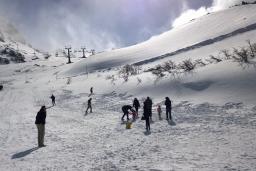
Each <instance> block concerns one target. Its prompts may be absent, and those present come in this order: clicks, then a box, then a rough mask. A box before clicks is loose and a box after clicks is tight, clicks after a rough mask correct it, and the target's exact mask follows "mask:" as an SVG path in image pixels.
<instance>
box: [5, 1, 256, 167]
mask: <svg viewBox="0 0 256 171" xmlns="http://www.w3.org/2000/svg"><path fill="white" fill-rule="evenodd" d="M255 11H256V6H253V5H247V6H241V7H235V8H231V9H228V10H225V11H221V12H218V13H217V12H216V13H213V14H209V15H207V16H204V17H202V18H199V19H197V20H194V21H192V22H190V23H188V24H187V25H184V26H182V27H180V28H176V29H174V30H171V31H169V32H167V33H164V34H162V35H160V36H156V37H154V38H152V39H150V40H149V41H147V42H144V43H142V44H138V45H135V46H132V47H127V48H124V49H119V50H115V51H111V52H106V53H102V54H98V55H96V56H91V57H89V58H87V59H85V60H80V59H76V60H78V61H73V62H74V63H72V64H69V65H66V62H67V61H66V59H64V58H50V59H48V60H33V61H31V62H26V63H19V64H10V65H2V66H0V84H3V86H4V88H3V90H2V91H0V170H15V171H16V170H17V171H18V170H90V171H95V170H97V171H100V170H104V171H105V170H107V171H108V170H111V171H112V170H115V171H117V170H121V171H126V170H142V171H144V170H145V171H148V170H151V171H160V170H161V171H166V170H178V171H179V170H181V171H187V170H204V171H213V170H214V171H215V170H237V171H238V170H239V171H240V170H256V165H255V163H256V145H255V139H256V134H255V130H256V115H255V113H256V106H255V104H256V97H255V91H256V77H255V74H256V68H255V63H256V61H255V60H256V58H255V57H254V58H252V57H251V58H250V61H249V62H247V63H244V62H237V61H235V60H234V59H233V58H232V57H231V59H225V58H224V57H223V55H222V56H221V55H220V54H219V50H221V49H229V50H230V49H231V50H232V48H233V47H236V48H238V47H240V46H245V45H246V42H245V40H247V39H250V40H251V42H252V43H255V42H256V39H255V37H256V31H255V30H254V21H256V20H255ZM230 21H232V22H230ZM248 26H249V27H248ZM209 40H213V42H211V41H209ZM207 42H208V43H207ZM209 42H210V43H209ZM246 46H248V45H246ZM179 49H182V50H180V51H177V50H179ZM231 50H230V52H231ZM210 54H211V55H214V56H215V57H218V58H220V59H221V61H220V62H216V60H215V61H214V60H211V59H210V57H209V55H210ZM162 55H163V56H162ZM255 56H256V52H255ZM188 58H191V60H193V61H195V60H196V59H202V62H204V63H205V65H198V66H197V67H196V68H195V69H194V70H192V71H190V72H185V71H183V70H182V69H179V68H176V69H174V70H172V71H175V72H164V74H165V76H163V77H160V78H156V76H155V75H153V74H152V72H146V70H148V69H149V68H150V69H152V68H154V67H155V66H157V65H162V64H163V63H164V62H165V61H168V60H170V59H171V60H173V62H175V63H176V64H180V63H181V62H182V61H183V60H185V59H188ZM72 60H75V59H72ZM129 63H130V64H133V63H137V64H139V65H140V68H141V69H139V72H138V73H137V75H133V76H130V77H129V79H128V80H127V81H124V79H123V77H121V78H120V77H119V76H118V73H119V69H120V68H118V67H119V66H120V65H125V64H129ZM110 67H112V69H108V68H110ZM99 69H101V70H99ZM89 71H90V72H91V73H88V74H84V73H87V72H89ZM176 72H177V74H176ZM91 87H94V94H89V90H90V88H91ZM52 93H53V94H54V95H55V96H56V106H54V107H51V108H49V109H47V118H46V136H45V144H46V147H44V148H38V147H37V129H36V126H35V124H34V123H35V122H34V121H35V116H36V113H37V112H38V110H39V109H40V107H41V106H42V105H46V106H47V107H49V106H50V105H51V101H50V98H49V97H50V96H51V94H52ZM147 96H150V97H151V98H152V100H153V113H152V117H153V122H152V123H151V133H149V132H144V131H145V123H144V121H142V120H140V119H137V120H136V121H134V122H133V123H132V129H126V128H125V123H123V122H120V120H121V117H122V115H123V113H122V110H121V107H122V106H123V105H127V104H132V100H133V99H134V98H135V97H137V98H138V99H139V101H140V103H141V106H143V101H144V100H145V97H147ZM166 96H169V97H170V98H171V100H172V102H173V110H172V111H173V112H172V116H173V121H170V122H167V121H166V120H165V118H166V117H165V106H164V98H165V97H166ZM90 97H91V98H92V107H93V113H89V114H87V115H85V110H86V107H87V100H88V99H89V98H90ZM158 105H161V106H162V110H163V113H162V119H161V118H159V117H158V114H157V111H156V107H157V106H158ZM142 110H143V108H142V107H141V108H140V109H139V116H142V114H143V111H142Z"/></svg>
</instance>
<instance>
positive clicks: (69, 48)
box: [65, 46, 71, 64]
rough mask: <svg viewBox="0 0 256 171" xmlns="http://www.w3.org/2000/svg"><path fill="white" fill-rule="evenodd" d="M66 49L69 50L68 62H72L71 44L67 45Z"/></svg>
mask: <svg viewBox="0 0 256 171" xmlns="http://www.w3.org/2000/svg"><path fill="white" fill-rule="evenodd" d="M65 49H66V50H67V51H68V64H70V63H71V60H70V52H71V46H66V47H65Z"/></svg>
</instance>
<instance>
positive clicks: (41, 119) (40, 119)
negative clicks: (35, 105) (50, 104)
mask: <svg viewBox="0 0 256 171" xmlns="http://www.w3.org/2000/svg"><path fill="white" fill-rule="evenodd" d="M45 119H46V107H45V106H42V107H41V109H40V110H39V112H38V113H37V115H36V121H35V124H36V126H37V130H38V147H44V146H45V145H44V135H45Z"/></svg>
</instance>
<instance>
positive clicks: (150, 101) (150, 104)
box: [145, 97, 153, 121]
mask: <svg viewBox="0 0 256 171" xmlns="http://www.w3.org/2000/svg"><path fill="white" fill-rule="evenodd" d="M145 102H146V103H147V105H148V106H147V107H148V109H147V110H148V112H149V119H150V121H152V104H153V102H152V100H151V99H150V97H147V99H146V100H145Z"/></svg>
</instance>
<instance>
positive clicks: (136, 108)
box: [135, 106, 139, 114]
mask: <svg viewBox="0 0 256 171" xmlns="http://www.w3.org/2000/svg"><path fill="white" fill-rule="evenodd" d="M135 110H136V112H137V114H138V111H139V107H138V106H135Z"/></svg>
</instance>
